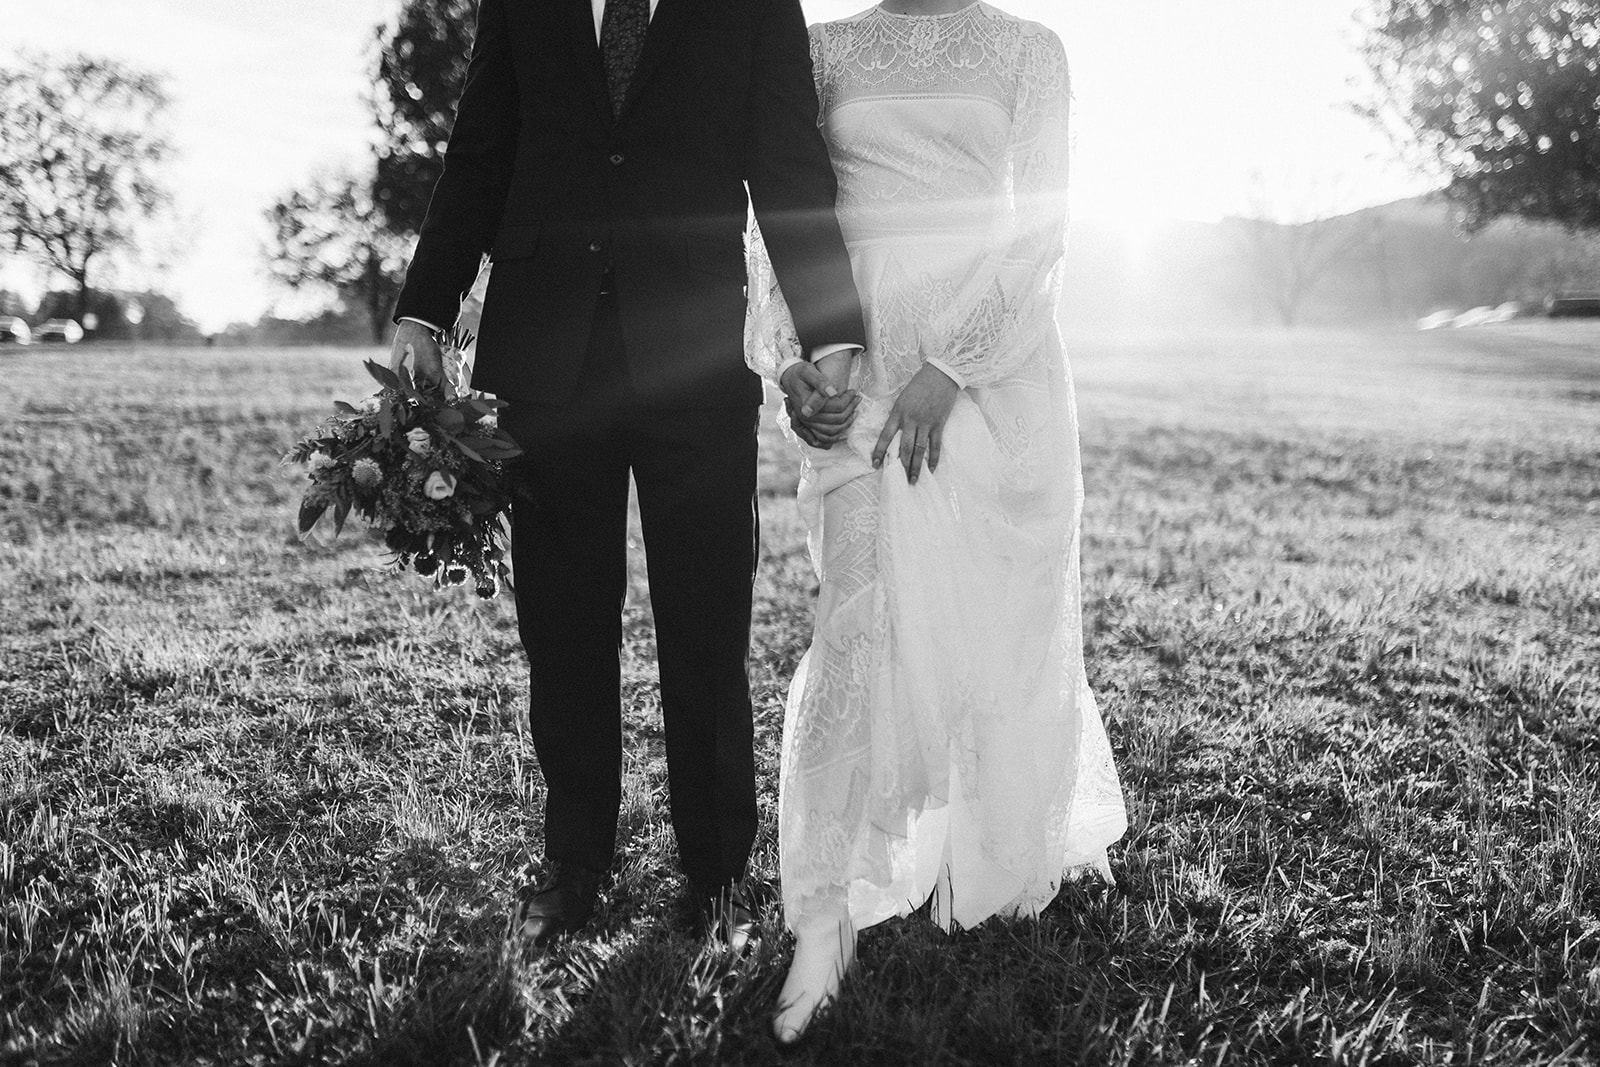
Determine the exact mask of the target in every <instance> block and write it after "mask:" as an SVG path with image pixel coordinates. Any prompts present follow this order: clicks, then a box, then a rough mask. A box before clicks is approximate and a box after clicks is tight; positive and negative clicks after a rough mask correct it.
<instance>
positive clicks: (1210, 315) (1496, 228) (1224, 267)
mask: <svg viewBox="0 0 1600 1067" xmlns="http://www.w3.org/2000/svg"><path fill="white" fill-rule="evenodd" d="M1316 225H1318V226H1322V227H1324V228H1325V229H1327V230H1329V231H1331V232H1332V233H1334V234H1335V235H1336V236H1337V238H1338V239H1340V240H1342V241H1344V242H1345V243H1346V245H1347V248H1346V250H1345V252H1344V253H1343V254H1342V255H1340V256H1339V257H1338V259H1337V262H1336V263H1335V264H1334V265H1333V266H1332V267H1330V268H1329V269H1328V270H1327V272H1326V273H1325V274H1323V275H1321V276H1320V277H1318V278H1317V279H1316V281H1315V282H1314V283H1313V284H1310V285H1308V286H1307V287H1306V292H1305V294H1304V298H1303V300H1302V302H1301V303H1300V305H1299V306H1298V308H1297V310H1296V314H1295V316H1294V317H1295V321H1296V322H1297V323H1302V324H1312V325H1316V324H1341V323H1364V322H1385V321H1409V320H1414V319H1416V318H1419V317H1421V316H1423V315H1427V314H1430V313H1432V312H1435V311H1438V310H1440V309H1442V308H1455V309H1465V308H1470V307H1476V306H1480V305H1485V304H1490V305H1493V304H1500V303H1503V302H1505V301H1509V300H1517V301H1524V302H1528V303H1533V304H1537V303H1540V302H1542V301H1543V300H1544V298H1545V297H1546V296H1547V295H1549V294H1550V293H1552V292H1556V291H1561V290H1570V289H1589V290H1600V238H1597V237H1595V236H1578V235H1570V234H1567V233H1566V232H1565V231H1563V230H1562V229H1560V228H1559V227H1556V226H1550V225H1543V224H1530V223H1523V222H1520V221H1502V222H1497V223H1495V224H1493V225H1492V226H1489V227H1488V228H1486V229H1485V230H1483V231H1482V232H1480V233H1478V234H1476V235H1474V236H1472V237H1465V236H1462V235H1461V234H1460V233H1459V232H1458V231H1457V228H1456V225H1455V221H1454V219H1453V217H1452V215H1451V213H1450V208H1449V206H1448V205H1447V204H1445V203H1444V201H1443V200H1442V199H1440V198H1439V197H1437V196H1427V197H1416V198H1412V199H1409V200H1401V201H1396V202H1395V203H1392V204H1384V205H1381V206H1378V207H1373V208H1367V209H1364V210H1362V211H1357V212H1354V213H1352V214H1349V215H1345V216H1341V217H1339V218H1337V219H1333V220H1329V221H1327V222H1325V223H1319V224H1316ZM1260 226H1261V224H1257V223H1251V222H1249V221H1247V220H1241V219H1226V220H1224V221H1222V222H1220V223H1201V222H1163V223H1159V224H1156V225H1154V226H1152V227H1151V228H1150V229H1149V230H1147V231H1145V232H1143V233H1141V234H1139V235H1137V236H1135V237H1130V236H1129V235H1128V234H1127V233H1126V231H1125V230H1124V229H1123V228H1122V227H1120V226H1117V225H1113V224H1107V223H1102V222H1098V221H1094V220H1075V221H1074V222H1073V225H1072V234H1071V238H1070V246H1069V254H1068V257H1067V258H1068V263H1067V283H1066V291H1067V297H1066V305H1065V309H1064V317H1065V318H1066V320H1067V321H1068V322H1069V323H1073V324H1082V325H1122V324H1154V325H1174V324H1179V323H1187V322H1202V323H1211V324H1219V325H1240V324H1250V323H1272V322H1276V321H1279V316H1278V313H1277V311H1276V310H1275V306H1274V304H1273V302H1272V299H1271V297H1270V293H1269V284H1268V283H1266V282H1264V281H1263V276H1262V272H1261V271H1260V270H1259V269H1258V268H1259V267H1260V266H1261V259H1260V257H1261V254H1262V252H1261V248H1260V247H1259V244H1258V243H1257V242H1258V241H1259V240H1261V239H1262V238H1261V237H1260V234H1259V232H1258V233H1257V238H1256V240H1255V241H1253V240H1252V238H1251V236H1250V232H1251V229H1250V228H1251V227H1257V228H1258V229H1259V227H1260ZM1266 228H1267V230H1268V231H1270V232H1269V233H1268V234H1267V236H1266V238H1264V239H1265V240H1268V241H1275V242H1276V243H1277V244H1278V245H1280V246H1281V247H1282V249H1288V248H1289V247H1290V245H1291V243H1292V242H1293V241H1294V240H1295V236H1296V235H1294V234H1293V233H1292V231H1294V230H1295V229H1296V228H1295V227H1289V226H1282V227H1272V226H1270V224H1268V225H1267V227H1266ZM1300 236H1304V235H1303V234H1302V235H1300ZM1285 254H1289V253H1287V252H1286V253H1285ZM1291 258H1292V256H1291ZM1268 274H1269V275H1270V274H1272V272H1271V271H1268Z"/></svg>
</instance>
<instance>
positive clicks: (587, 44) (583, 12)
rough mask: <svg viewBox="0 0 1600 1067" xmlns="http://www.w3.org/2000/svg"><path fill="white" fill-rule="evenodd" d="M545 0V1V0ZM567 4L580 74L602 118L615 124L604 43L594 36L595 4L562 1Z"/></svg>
mask: <svg viewBox="0 0 1600 1067" xmlns="http://www.w3.org/2000/svg"><path fill="white" fill-rule="evenodd" d="M541 2H542V0H541ZM562 2H563V3H564V4H565V6H566V10H567V18H568V21H569V25H568V26H567V27H566V28H565V30H566V32H568V33H570V34H571V35H572V43H573V55H574V56H576V57H577V65H578V71H579V75H580V77H582V78H583V80H584V81H586V82H588V83H589V96H590V99H591V101H592V102H593V104H594V107H595V111H596V113H597V114H598V115H599V117H600V121H601V122H603V123H605V124H606V125H607V126H609V125H611V93H610V91H609V90H608V89H607V88H606V68H605V64H604V63H602V62H601V60H600V44H599V42H598V41H596V40H595V35H594V5H593V4H592V3H591V2H590V0H562Z"/></svg>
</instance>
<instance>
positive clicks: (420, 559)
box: [411, 552, 439, 577]
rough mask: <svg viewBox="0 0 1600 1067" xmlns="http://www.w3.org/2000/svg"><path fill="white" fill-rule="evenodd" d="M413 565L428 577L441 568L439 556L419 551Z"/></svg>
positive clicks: (419, 572) (418, 571)
mask: <svg viewBox="0 0 1600 1067" xmlns="http://www.w3.org/2000/svg"><path fill="white" fill-rule="evenodd" d="M411 565H412V566H413V567H415V568H416V571H417V573H418V574H420V575H422V576H423V577H427V576H428V575H430V574H432V573H433V572H434V571H436V570H438V569H439V557H438V556H435V555H432V554H431V553H428V552H419V553H417V558H416V559H414V560H412V562H411Z"/></svg>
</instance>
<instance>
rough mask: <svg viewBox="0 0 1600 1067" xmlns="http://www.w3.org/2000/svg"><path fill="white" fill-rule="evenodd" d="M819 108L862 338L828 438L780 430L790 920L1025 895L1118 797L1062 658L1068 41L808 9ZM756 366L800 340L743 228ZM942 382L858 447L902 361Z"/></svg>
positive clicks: (1034, 28) (1068, 568)
mask: <svg viewBox="0 0 1600 1067" xmlns="http://www.w3.org/2000/svg"><path fill="white" fill-rule="evenodd" d="M812 52H813V60H814V63H815V66H816V74H817V86H818V92H819V94H820V100H821V105H822V124H823V128H824V132H825V134H826V137H827V141H828V145H829V149H830V151H831V153H832V156H833V161H834V167H835V169H836V171H837V172H838V176H839V181H840V192H839V217H840V221H841V224H842V226H843V229H844V235H845V239H846V241H847V243H848V245H849V249H850V255H851V261H852V264H853V266H854V270H855V276H856V281H857V284H858V286H859V288H860V291H861V295H862V298H863V301H864V303H865V307H866V314H867V329H868V334H869V338H870V347H869V348H868V350H867V352H866V355H865V356H864V357H863V359H862V360H861V361H860V362H859V365H858V367H857V371H856V377H855V378H854V379H853V381H852V385H853V386H854V387H855V388H857V389H858V390H860V392H861V393H862V395H863V402H862V405H861V407H860V411H859V415H858V417H857V419H856V422H855V425H854V427H853V429H852V431H851V434H850V438H849V442H848V445H838V446H835V447H834V448H833V449H832V450H830V451H819V450H816V449H812V448H809V447H804V446H802V451H803V453H804V468H803V476H802V479H801V484H800V491H799V502H800V506H801V508H802V510H803V512H804V514H805V518H806V521H807V523H808V525H809V530H810V545H811V553H812V559H813V561H814V563H815V565H816V568H817V571H818V574H819V576H820V578H821V593H820V596H819V599H818V604H817V617H816V630H815V634H814V637H813V641H812V645H811V649H810V651H809V652H808V653H807V654H806V656H805V658H804V659H803V660H802V661H801V664H800V666H799V669H798V671H797V673H796V675H795V678H794V680H793V684H792V686H791V689H790V693H789V703H788V710H787V715H786V719H785V724H784V742H783V761H782V793H781V798H780V802H779V836H780V852H781V873H782V880H783V898H784V908H785V915H786V919H787V921H788V923H789V925H790V926H791V927H795V926H797V925H798V923H799V922H800V921H801V920H802V919H803V918H804V917H805V916H806V915H807V914H822V913H824V912H832V913H835V914H837V913H838V909H839V908H840V907H847V908H848V910H849V915H850V918H851V920H852V921H853V923H854V925H855V926H856V927H857V928H861V927H864V926H870V925H872V924H873V923H876V922H880V921H882V920H884V919H886V918H889V917H891V916H894V915H899V914H905V913H907V912H909V911H911V910H912V909H914V908H916V907H918V906H919V905H920V904H922V902H923V901H925V900H927V899H928V898H929V896H930V894H932V895H933V898H934V904H933V916H934V919H935V921H937V922H939V923H940V924H941V925H944V926H946V927H949V926H950V925H952V924H954V925H960V926H965V927H970V926H973V925H975V924H977V923H979V922H982V921H983V920H984V919H986V918H988V917H989V916H991V915H995V914H1032V913H1035V912H1037V911H1038V910H1039V909H1040V908H1042V907H1044V905H1046V904H1048V903H1049V902H1050V900H1051V899H1052V898H1053V897H1054V896H1055V894H1056V891H1057V889H1058V888H1059V886H1060V883H1061V880H1062V878H1063V876H1064V875H1067V874H1070V873H1072V872H1073V871H1075V870H1078V869H1083V868H1098V869H1100V870H1101V871H1106V870H1107V868H1106V847H1107V846H1108V845H1110V844H1111V843H1112V842H1114V841H1116V840H1117V839H1118V838H1119V837H1120V836H1121V835H1122V833H1123V831H1124V829H1125V826H1126V819H1125V815H1124V810H1123V803H1122V793H1121V788H1120V786H1119V784H1118V781H1117V775H1116V770H1115V768H1114V766H1113V764H1112V760H1111V751H1110V748H1109V746H1108V744H1107V742H1106V734H1105V729H1104V727H1103V725H1102V724H1101V720H1100V714H1099V711H1098V710H1097V708H1096V706H1095V700H1094V696H1093V694H1092V693H1091V692H1090V690H1089V687H1088V683H1087V681H1086V679H1085V677H1084V669H1083V650H1082V622H1081V611H1080V596H1079V564H1078V529H1079V515H1080V510H1081V502H1082V499H1083V490H1082V484H1081V478H1080V473H1079V460H1078V436H1077V435H1078V427H1077V414H1076V409H1075V406H1074V401H1073V391H1072V383H1071V379H1070V377H1069V375H1068V372H1067V367H1066V362H1065V359H1064V357H1063V353H1062V347H1061V342H1060V335H1059V331H1058V329H1057V325H1056V309H1057V305H1058V303H1059V300H1060V296H1061V288H1060V286H1061V261H1062V257H1063V243H1064V231H1065V223H1066V209H1065V187H1066V178H1067V101H1068V81H1067V69H1066V61H1065V58H1064V56H1063V53H1062V49H1061V44H1060V42H1059V41H1058V40H1057V38H1056V37H1055V35H1054V34H1053V33H1051V32H1050V31H1049V30H1047V29H1045V28H1044V27H1042V26H1040V25H1038V24H1035V23H1030V22H1025V21H1022V20H1020V19H1017V18H1014V17H1012V16H1010V15H1008V14H1005V13H1004V12H1001V11H999V10H997V9H996V8H993V7H990V6H989V5H987V4H984V3H976V4H973V5H972V6H970V7H967V8H964V9H962V10H960V11H958V12H956V13H954V14H950V15H933V16H908V15H895V14H891V13H889V12H886V11H884V10H882V9H880V8H873V9H871V10H869V11H867V12H866V13H864V14H862V15H859V16H856V17H855V18H852V19H847V20H844V21H840V22H833V23H827V24H825V25H821V26H817V27H813V29H812ZM750 265H751V278H750V282H751V285H750V293H751V297H752V300H751V313H750V319H749V322H748V327H747V337H746V341H747V351H748V353H749V359H750V363H751V366H752V367H754V368H755V369H756V370H757V371H758V372H760V373H762V374H764V375H765V376H766V377H768V378H769V379H770V378H772V377H773V376H774V375H775V374H776V372H777V370H778V368H779V366H780V365H781V363H782V361H783V360H784V359H785V358H786V357H787V356H789V355H790V354H792V353H794V352H795V351H797V342H796V341H795V338H794V330H793V325H792V320H791V319H790V318H789V315H788V310H787V307H786V306H785V305H784V303H783V298H782V293H781V291H780V290H779V288H778V286H777V283H776V281H775V280H774V279H773V276H772V271H771V267H770V264H769V262H768V261H767V259H766V256H765V252H764V249H763V248H762V246H761V243H760V235H759V232H756V231H754V230H752V233H751V256H750ZM925 359H926V360H930V361H934V362H936V363H937V364H938V365H939V366H940V367H941V369H944V370H945V371H946V372H947V373H950V374H951V375H952V376H953V377H955V378H957V380H958V381H960V382H961V383H962V384H963V385H964V389H963V390H962V392H961V393H960V395H959V398H958V399H957V401H956V406H955V409H954V411H953V412H952V413H951V416H950V419H949V422H948V423H947V425H946V429H945V437H944V454H943V458H942V459H941V461H940V464H939V469H938V470H937V471H935V472H925V473H924V474H923V476H922V478H921V480H920V481H919V482H918V484H917V485H915V486H911V485H909V484H908V483H907V480H906V476H905V472H904V470H903V468H901V467H900V466H899V465H897V464H896V463H895V462H893V455H894V451H893V450H891V453H890V457H891V458H890V460H889V461H886V462H885V463H884V465H883V467H882V469H880V470H873V468H872V465H871V463H870V459H869V457H870V455H871V452H872V447H873V443H874V441H875V440H876V438H877V435H878V432H879V430H880V429H881V428H882V426H883V422H884V418H885V416H886V414H887V412H888V409H889V407H890V405H891V404H892V403H893V402H894V399H895V397H896V395H897V394H898V393H899V391H900V389H901V388H902V387H903V386H904V385H905V384H906V382H907V381H908V380H909V379H910V378H911V376H912V375H913V374H914V373H915V372H916V371H917V369H918V368H919V367H920V366H921V365H922V363H923V361H924V360H925Z"/></svg>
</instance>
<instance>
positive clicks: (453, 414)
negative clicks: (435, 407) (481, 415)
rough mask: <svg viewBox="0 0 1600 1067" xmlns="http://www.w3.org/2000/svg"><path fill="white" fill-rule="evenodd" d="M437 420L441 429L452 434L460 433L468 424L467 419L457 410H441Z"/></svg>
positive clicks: (436, 417)
mask: <svg viewBox="0 0 1600 1067" xmlns="http://www.w3.org/2000/svg"><path fill="white" fill-rule="evenodd" d="M435 419H436V421H437V422H438V423H439V426H440V427H441V428H443V429H445V430H448V431H449V432H450V433H460V432H461V429H462V427H464V426H466V424H467V420H466V418H465V417H463V416H462V414H461V412H459V411H457V410H456V409H455V408H441V409H440V411H439V414H438V415H437V416H435Z"/></svg>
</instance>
